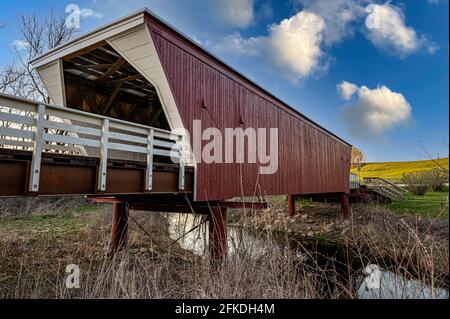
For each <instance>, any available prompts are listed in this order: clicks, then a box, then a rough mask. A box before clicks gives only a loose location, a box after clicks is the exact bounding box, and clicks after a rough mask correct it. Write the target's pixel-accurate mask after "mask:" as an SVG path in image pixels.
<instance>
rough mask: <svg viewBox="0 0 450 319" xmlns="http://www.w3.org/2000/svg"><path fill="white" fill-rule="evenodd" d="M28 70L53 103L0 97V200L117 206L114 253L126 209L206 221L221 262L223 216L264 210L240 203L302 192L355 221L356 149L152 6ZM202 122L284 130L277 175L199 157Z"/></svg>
mask: <svg viewBox="0 0 450 319" xmlns="http://www.w3.org/2000/svg"><path fill="white" fill-rule="evenodd" d="M31 63H32V65H33V67H34V68H35V69H36V71H37V72H38V74H39V75H40V77H41V80H42V82H43V84H44V85H45V88H46V90H47V93H48V95H49V97H50V100H51V103H50V104H45V103H39V102H35V101H29V100H23V99H19V98H16V97H13V96H8V95H0V197H19V196H73V195H86V196H89V197H91V198H93V199H95V200H96V201H102V202H110V203H113V204H114V212H115V214H114V216H115V217H114V222H113V234H114V236H113V239H114V240H113V244H114V245H113V248H114V249H118V247H119V246H120V245H119V244H120V242H123V237H124V236H125V235H124V233H125V232H124V229H126V220H127V212H128V209H129V208H132V209H140V210H147V211H169V212H188V213H200V214H207V215H208V216H210V231H211V236H210V239H211V245H210V247H211V248H212V250H211V252H212V254H213V255H214V256H219V257H220V256H222V257H223V255H224V252H225V250H226V209H227V208H229V207H246V206H247V207H252V208H263V207H265V203H264V201H257V202H242V201H239V202H233V201H232V200H231V199H233V198H246V197H252V198H255V197H259V198H264V196H266V195H288V199H289V200H288V201H289V212H290V214H293V213H294V211H295V207H294V203H295V198H296V197H300V196H309V197H313V196H320V197H324V198H328V199H334V200H337V201H340V202H341V203H342V209H343V212H344V215H347V214H348V197H347V195H348V194H349V193H350V187H349V171H350V153H351V145H350V144H348V143H347V142H346V141H344V140H342V139H341V138H339V137H338V136H336V135H335V134H333V133H332V132H330V131H329V130H327V129H326V128H324V127H322V126H320V125H318V124H317V123H315V122H314V121H312V120H311V119H309V118H307V117H306V116H304V115H303V114H301V113H300V112H298V111H297V110H296V109H294V108H292V107H291V106H289V105H287V104H286V103H284V102H283V101H281V100H280V99H279V98H277V97H276V96H274V95H273V94H271V93H269V92H268V91H267V90H265V89H263V88H262V87H260V86H259V85H257V84H255V83H254V82H253V81H251V80H250V79H248V78H246V77H245V76H244V75H242V74H241V73H239V72H238V71H236V70H235V69H233V68H231V67H230V66H228V65H227V64H225V63H224V62H223V61H221V60H220V59H218V58H217V57H216V56H214V55H213V54H211V53H210V52H208V51H206V50H204V49H203V48H201V47H200V46H199V45H198V44H197V43H195V42H194V41H192V40H190V39H189V38H187V37H186V36H184V35H183V34H182V33H181V32H179V31H178V30H176V29H175V28H173V27H172V26H170V25H169V24H167V23H166V22H164V21H163V20H161V19H160V18H158V17H157V16H155V15H154V14H153V13H151V12H150V11H149V10H147V9H144V10H140V11H138V12H136V13H133V14H131V15H129V16H127V17H124V18H122V19H119V20H116V21H114V22H112V23H110V24H108V25H106V26H103V27H101V28H98V29H96V30H94V31H92V32H89V33H87V34H85V35H83V36H81V37H79V38H77V39H74V40H72V41H70V42H68V43H66V44H64V45H62V46H60V47H57V48H54V49H52V50H51V51H49V52H47V53H46V54H44V55H42V56H40V57H38V58H36V59H35V60H33V61H31ZM196 121H200V122H201V123H202V126H203V127H204V128H215V129H216V130H218V131H219V132H221V133H222V135H225V130H226V129H227V128H232V129H234V128H241V129H247V128H255V129H263V130H267V131H269V130H270V129H273V128H275V129H277V138H276V140H274V141H273V143H276V144H277V146H278V152H277V154H276V160H277V170H276V171H274V172H273V173H272V174H266V175H263V174H260V168H261V167H262V166H265V165H266V164H267V163H264V162H261V160H260V159H259V158H258V159H257V160H256V161H254V162H253V161H252V162H250V161H249V162H248V163H247V162H245V163H242V162H236V163H226V162H224V163H216V162H213V163H209V162H205V161H202V159H201V158H199V157H198V156H195V152H193V151H192V146H193V139H194V136H190V135H189V134H186V132H191V133H192V132H193V131H194V130H193V128H194V124H195V122H196ZM207 142H208V141H205V140H202V142H201V145H200V146H201V147H203V146H205V144H206V143H207ZM271 143H272V142H271ZM265 146H267V145H265ZM247 148H248V146H245V149H247ZM255 195H258V196H255Z"/></svg>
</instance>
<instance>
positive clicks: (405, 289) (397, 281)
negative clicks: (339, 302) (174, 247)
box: [168, 214, 449, 299]
mask: <svg viewBox="0 0 450 319" xmlns="http://www.w3.org/2000/svg"><path fill="white" fill-rule="evenodd" d="M202 218H204V217H202V216H196V215H192V214H168V219H169V234H170V237H171V239H172V240H177V239H179V241H178V243H179V245H180V246H181V247H182V248H183V249H186V250H189V251H191V252H193V253H194V254H196V255H199V256H205V255H206V254H207V249H208V223H207V222H203V221H204V219H202ZM202 222H203V223H202ZM199 224H202V225H201V226H200V227H198V228H197V229H195V230H194V231H192V232H190V233H189V234H187V235H186V236H184V237H183V238H181V239H180V237H182V236H183V235H184V234H186V232H188V231H190V230H191V229H193V228H194V227H196V226H198V225H199ZM227 232H228V254H229V256H233V254H234V253H235V252H236V251H237V250H239V252H244V253H245V254H246V255H249V256H254V257H255V258H256V257H258V256H261V255H263V254H264V252H265V247H266V244H265V242H264V240H263V239H262V238H260V237H259V236H257V235H255V234H253V233H251V232H250V231H249V230H247V229H246V228H243V227H234V226H228V227H227ZM291 239H295V238H286V237H283V236H280V238H278V239H277V246H279V247H280V249H290V250H294V251H295V253H296V255H297V257H299V258H305V259H307V258H308V256H307V254H305V253H303V251H304V249H305V248H308V246H309V248H311V249H312V250H314V251H319V252H320V254H322V255H324V256H332V257H333V258H338V259H339V258H340V259H341V262H340V263H338V266H335V267H336V271H338V272H342V273H343V274H344V273H346V272H347V271H348V265H345V261H344V262H343V260H344V259H345V257H343V256H344V255H343V254H340V253H339V251H338V250H339V249H338V248H337V247H334V248H333V247H331V248H330V247H329V246H323V247H321V246H320V245H316V244H314V243H303V244H302V248H301V249H300V247H299V246H298V244H296V241H295V240H294V241H293V240H291ZM316 256H317V255H316ZM326 258H327V257H325V259H326ZM319 262H320V261H319ZM326 262H327V261H325V263H326ZM353 267H355V265H353ZM357 267H359V268H360V269H353V270H352V271H353V272H357V273H361V274H362V275H361V276H360V277H359V278H358V279H357V280H356V282H355V283H351V285H353V286H354V287H353V288H354V290H355V291H356V292H357V295H358V297H359V298H362V299H405V298H406V299H429V298H437V299H448V298H449V292H448V290H446V289H441V288H434V289H431V288H430V287H428V286H427V285H425V284H423V283H421V282H420V281H418V280H408V279H405V278H404V277H402V276H399V275H396V274H394V273H392V272H389V271H382V270H380V269H379V267H378V266H377V265H358V266H357Z"/></svg>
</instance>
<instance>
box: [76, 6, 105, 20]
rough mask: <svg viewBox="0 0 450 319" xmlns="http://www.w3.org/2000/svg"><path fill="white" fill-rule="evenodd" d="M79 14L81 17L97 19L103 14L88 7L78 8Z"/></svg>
mask: <svg viewBox="0 0 450 319" xmlns="http://www.w3.org/2000/svg"><path fill="white" fill-rule="evenodd" d="M80 16H81V17H82V18H97V19H101V18H103V14H101V13H100V12H97V11H94V10H92V9H90V8H82V9H80Z"/></svg>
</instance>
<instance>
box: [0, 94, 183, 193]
mask: <svg viewBox="0 0 450 319" xmlns="http://www.w3.org/2000/svg"><path fill="white" fill-rule="evenodd" d="M72 121H73V122H76V123H80V125H74V124H72ZM82 123H85V124H86V125H87V126H82V125H81V124H82ZM78 134H82V135H83V137H79V136H78ZM85 146H86V147H92V148H97V149H99V150H100V169H99V172H98V188H99V189H98V190H99V191H104V190H105V187H106V178H107V174H106V169H107V163H108V151H109V150H118V151H123V152H130V153H139V154H145V155H146V159H147V170H146V171H147V174H146V179H145V190H146V191H151V190H152V181H153V175H152V174H153V159H154V156H155V155H157V156H164V157H170V158H171V159H172V161H173V162H175V163H179V166H180V174H179V189H180V190H184V188H185V165H186V159H187V158H188V156H187V155H186V153H187V147H186V140H185V137H184V136H183V135H178V134H173V133H172V132H170V131H166V130H161V129H158V128H154V127H150V126H145V125H140V124H136V123H131V122H126V121H122V120H118V119H113V118H109V117H106V116H101V115H97V114H93V113H88V112H83V111H79V110H75V109H69V108H65V107H60V106H55V105H50V104H45V103H39V102H36V101H31V100H26V99H21V98H17V97H14V96H10V95H5V94H0V148H14V149H20V150H27V151H32V152H33V157H32V164H31V165H32V166H31V168H32V169H31V175H30V181H29V191H30V192H38V191H39V176H40V171H41V154H42V153H43V152H62V153H65V154H79V153H80V149H81V148H83V147H85Z"/></svg>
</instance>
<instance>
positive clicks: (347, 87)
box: [337, 81, 359, 101]
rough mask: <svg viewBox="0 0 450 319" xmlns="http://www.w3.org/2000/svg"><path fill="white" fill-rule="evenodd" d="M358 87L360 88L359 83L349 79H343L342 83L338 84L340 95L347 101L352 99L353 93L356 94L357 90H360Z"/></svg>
mask: <svg viewBox="0 0 450 319" xmlns="http://www.w3.org/2000/svg"><path fill="white" fill-rule="evenodd" d="M358 89H359V88H358V86H357V85H355V84H353V83H350V82H347V81H342V82H341V83H340V84H338V85H337V90H338V94H339V96H340V97H341V98H342V99H344V100H346V101H348V100H350V99H351V98H352V96H353V94H355V93H356V91H358Z"/></svg>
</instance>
